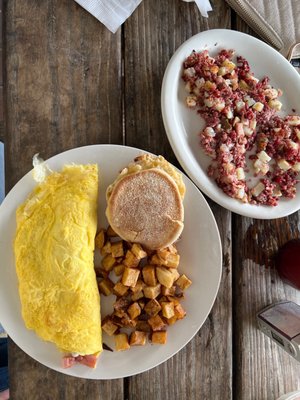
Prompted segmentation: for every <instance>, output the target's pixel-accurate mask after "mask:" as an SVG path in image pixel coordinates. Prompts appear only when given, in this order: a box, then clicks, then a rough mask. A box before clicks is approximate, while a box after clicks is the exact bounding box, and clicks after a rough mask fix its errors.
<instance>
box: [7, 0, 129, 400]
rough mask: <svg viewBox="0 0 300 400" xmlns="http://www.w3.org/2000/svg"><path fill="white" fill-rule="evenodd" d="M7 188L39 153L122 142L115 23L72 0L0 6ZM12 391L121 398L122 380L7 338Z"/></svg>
mask: <svg viewBox="0 0 300 400" xmlns="http://www.w3.org/2000/svg"><path fill="white" fill-rule="evenodd" d="M5 17H6V54H7V58H6V71H7V80H6V84H7V90H6V92H7V93H6V94H7V97H6V104H7V112H6V122H7V130H6V136H5V141H6V177H7V180H6V183H7V190H8V189H10V188H11V187H12V185H13V184H15V183H16V181H17V180H18V179H19V178H21V176H22V175H23V174H24V173H26V172H27V171H28V170H29V169H30V168H31V158H32V156H33V154H35V153H37V152H39V153H40V154H41V156H43V157H44V158H48V157H50V156H52V155H54V154H56V153H59V152H61V151H64V150H67V149H69V148H73V147H77V146H81V145H88V144H94V143H103V142H105V143H108V142H113V143H122V137H123V136H122V98H121V87H122V84H121V31H119V32H118V33H117V34H115V35H112V34H111V33H110V32H109V31H108V30H107V29H106V28H105V27H104V26H102V25H101V24H100V23H99V22H98V21H97V20H96V19H95V18H93V17H92V16H91V15H90V14H88V13H87V12H86V11H84V10H83V9H82V8H81V7H79V6H77V5H76V3H75V2H74V1H73V0H59V1H58V0H41V1H38V2H35V1H34V2H32V1H31V2H28V1H25V0H18V1H16V0H11V1H9V2H7V9H6V14H5ZM9 373H10V390H11V397H12V398H13V399H16V400H18V399H43V400H44V399H51V400H55V399H81V398H87V399H116V400H120V399H123V380H122V379H120V380H115V381H93V380H83V379H75V378H72V377H67V376H64V375H62V374H59V373H57V372H55V371H52V370H50V369H48V368H46V367H44V366H42V365H40V364H39V363H37V362H36V361H34V360H32V359H31V358H30V357H29V356H27V355H26V354H25V353H24V352H23V351H21V350H20V349H19V348H18V347H17V346H16V345H15V344H14V343H12V342H10V345H9Z"/></svg>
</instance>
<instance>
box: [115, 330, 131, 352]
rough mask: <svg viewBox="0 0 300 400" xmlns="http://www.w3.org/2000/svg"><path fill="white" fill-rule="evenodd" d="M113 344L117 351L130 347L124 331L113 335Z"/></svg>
mask: <svg viewBox="0 0 300 400" xmlns="http://www.w3.org/2000/svg"><path fill="white" fill-rule="evenodd" d="M115 345H116V350H117V351H123V350H128V349H129V348H130V345H129V342H128V336H127V335H126V333H118V335H116V336H115Z"/></svg>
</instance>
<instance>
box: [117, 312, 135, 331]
mask: <svg viewBox="0 0 300 400" xmlns="http://www.w3.org/2000/svg"><path fill="white" fill-rule="evenodd" d="M136 322H137V321H136V320H135V319H131V318H130V317H129V315H128V314H127V313H124V315H123V317H122V319H121V324H122V325H123V326H124V327H127V328H135V327H136Z"/></svg>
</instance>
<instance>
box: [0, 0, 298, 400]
mask: <svg viewBox="0 0 300 400" xmlns="http://www.w3.org/2000/svg"><path fill="white" fill-rule="evenodd" d="M1 3H2V1H1ZM211 3H212V6H213V12H211V13H209V18H208V19H205V18H202V17H201V16H200V13H199V11H198V10H197V8H196V6H195V5H194V4H193V3H185V2H183V1H181V0H143V1H142V3H141V5H140V6H139V7H138V8H137V10H136V11H135V12H134V14H133V15H132V16H131V17H130V18H129V19H128V20H127V21H126V23H125V24H124V25H123V27H122V29H119V30H118V32H117V33H116V34H111V33H110V32H109V31H108V30H107V29H106V28H105V27H104V26H103V25H102V24H101V23H99V22H98V21H97V20H96V19H95V18H93V17H92V16H91V15H90V14H88V13H87V12H86V11H84V10H83V9H82V8H80V7H79V6H78V5H77V4H76V3H75V2H74V1H73V0H39V1H35V0H7V1H6V2H5V3H4V9H3V15H4V55H5V57H4V63H3V66H4V69H3V70H4V89H5V90H4V122H3V123H2V129H1V130H0V134H1V136H2V137H1V139H3V140H4V141H5V145H6V179H7V180H6V185H7V187H6V189H7V190H9V189H10V188H11V187H12V186H13V185H14V184H15V183H16V182H17V181H18V180H19V179H20V178H21V177H22V176H23V175H24V174H25V173H26V172H27V171H29V170H30V169H31V159H32V155H33V154H35V153H37V152H39V153H40V154H41V155H42V156H43V157H44V158H48V157H51V156H53V155H55V154H57V153H60V152H62V151H64V150H67V149H71V148H74V147H77V146H83V145H89V144H96V143H115V144H123V145H129V146H135V147H139V148H141V149H145V150H149V151H151V152H153V153H156V154H162V155H164V156H165V157H166V158H167V159H168V160H169V161H170V162H172V163H174V164H175V165H177V166H179V165H178V162H177V160H176V158H175V156H174V154H173V152H172V150H171V147H170V145H169V142H168V140H167V137H166V134H165V131H164V126H163V122H162V117H161V110H160V90H161V83H162V77H163V73H164V70H165V68H166V65H167V63H168V61H169V59H170V57H171V56H172V54H173V53H174V51H175V50H176V49H177V48H178V46H179V45H180V44H181V43H182V42H184V41H185V40H186V39H188V38H189V37H191V36H192V35H194V34H196V33H198V32H200V31H203V30H207V29H213V28H229V29H230V28H231V29H236V30H239V31H244V32H248V33H251V34H253V32H252V31H251V30H250V29H249V28H248V27H247V26H246V25H245V23H243V22H242V20H241V19H240V18H239V17H238V16H237V15H236V14H235V13H234V12H233V11H232V10H231V9H230V7H229V6H228V5H227V4H226V3H225V1H224V0H212V1H211ZM2 88H3V87H2V80H1V79H0V92H1V91H2ZM1 93H2V92H1ZM2 119H3V118H2ZM3 124H4V125H3ZM209 204H210V206H211V208H212V210H213V212H214V215H215V218H216V220H217V223H218V226H219V230H220V234H221V238H222V244H223V259H224V262H223V275H222V282H221V286H220V290H219V293H218V296H217V299H216V302H215V304H214V307H213V309H212V311H211V313H210V315H209V317H208V318H207V321H206V322H205V324H204V325H203V326H202V328H201V329H200V331H199V332H198V333H197V335H196V336H195V337H194V339H193V340H192V341H191V342H190V343H189V344H188V345H187V346H186V347H185V348H184V349H183V350H181V351H180V352H179V353H178V354H177V355H175V356H174V357H173V358H171V359H170V360H168V361H167V362H165V363H164V364H162V365H160V366H158V367H157V368H154V369H152V370H150V371H148V372H145V373H143V374H140V375H137V376H134V377H130V378H125V379H118V380H113V381H91V380H84V379H75V378H73V377H69V376H66V375H63V374H59V373H57V372H55V371H52V370H50V369H48V368H46V367H44V366H42V365H41V364H39V363H38V362H36V361H34V360H33V359H31V358H30V357H29V356H28V355H26V354H25V353H24V352H23V351H21V350H20V349H19V348H18V346H17V345H16V344H14V343H13V342H12V341H10V343H9V371H10V390H11V396H12V399H14V400H18V399H26V400H27V399H30V400H36V399H43V400H45V399H49V400H50V399H51V400H55V399H66V400H69V399H89V400H93V399H103V400H107V399H114V400H121V399H122V400H123V399H132V400H133V399H136V400H147V399H155V400H160V399H163V400H175V399H176V400H177V399H188V400H190V399H201V400H206V399H208V400H215V399H216V400H219V399H222V400H226V399H232V398H234V399H237V400H242V399H245V400H246V399H253V400H272V399H275V398H277V396H279V395H281V394H283V393H284V392H288V391H292V390H296V389H297V388H298V389H299V388H300V364H299V363H297V362H296V361H295V360H294V359H292V358H291V357H289V356H288V355H287V354H286V353H285V352H284V351H283V350H281V349H280V348H279V347H278V346H277V345H275V344H272V343H271V341H270V340H269V339H268V338H267V337H265V336H264V335H263V334H262V333H261V332H260V331H259V330H258V329H257V328H256V324H255V315H256V312H257V311H259V310H260V309H261V308H263V307H264V306H266V305H268V304H270V303H272V302H275V301H278V300H282V299H289V300H294V301H296V302H298V303H300V292H297V291H296V290H294V289H292V288H291V287H290V286H288V285H285V284H283V283H282V281H281V280H280V279H279V278H278V277H277V274H276V271H275V270H274V269H273V268H272V256H273V255H274V253H275V252H276V251H277V249H278V247H279V246H280V245H282V244H283V243H285V242H286V241H287V240H288V239H291V238H296V237H298V236H299V213H295V214H293V215H291V216H290V217H288V218H281V219H278V220H273V221H263V220H253V219H250V218H245V217H241V216H238V215H235V214H232V213H231V212H229V211H227V210H225V209H224V208H222V207H220V206H218V205H217V204H215V203H213V202H212V201H209ZM199 239H200V238H199Z"/></svg>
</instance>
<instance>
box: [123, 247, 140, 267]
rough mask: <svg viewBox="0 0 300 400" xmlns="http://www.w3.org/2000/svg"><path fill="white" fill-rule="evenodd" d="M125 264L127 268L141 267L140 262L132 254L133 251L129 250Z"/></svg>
mask: <svg viewBox="0 0 300 400" xmlns="http://www.w3.org/2000/svg"><path fill="white" fill-rule="evenodd" d="M123 263H124V264H125V265H126V267H129V268H136V267H137V266H138V265H139V263H140V260H139V259H138V258H137V257H136V256H135V255H134V254H133V253H132V251H131V250H127V252H126V256H125V258H124V261H123Z"/></svg>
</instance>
